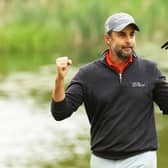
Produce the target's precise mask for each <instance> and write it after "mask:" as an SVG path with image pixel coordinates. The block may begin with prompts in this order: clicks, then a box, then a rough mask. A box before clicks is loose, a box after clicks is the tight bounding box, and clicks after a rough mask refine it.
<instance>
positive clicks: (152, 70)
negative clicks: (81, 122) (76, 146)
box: [51, 54, 168, 160]
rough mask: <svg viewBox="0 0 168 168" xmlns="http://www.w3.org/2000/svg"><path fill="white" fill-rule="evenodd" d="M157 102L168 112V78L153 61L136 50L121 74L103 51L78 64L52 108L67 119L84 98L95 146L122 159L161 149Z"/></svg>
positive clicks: (100, 152)
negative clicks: (131, 61) (62, 95)
mask: <svg viewBox="0 0 168 168" xmlns="http://www.w3.org/2000/svg"><path fill="white" fill-rule="evenodd" d="M154 102H156V104H157V105H158V106H159V107H160V109H161V110H162V112H163V114H168V83H167V82H166V81H165V77H164V76H163V75H162V74H161V72H160V71H159V70H158V68H157V66H156V64H155V63H153V62H152V61H149V60H145V59H142V58H139V57H137V56H136V55H135V54H134V56H133V63H131V64H130V65H128V67H127V68H126V69H125V70H124V72H123V73H122V74H121V75H120V74H118V73H117V72H116V71H115V70H114V69H112V68H111V67H109V66H108V65H107V63H106V61H105V55H103V56H102V58H101V59H99V60H96V61H94V62H91V63H89V64H87V65H84V66H83V67H81V68H80V69H79V71H78V73H77V74H76V75H75V76H74V78H73V79H72V81H71V83H70V85H69V86H68V88H67V89H66V96H65V99H64V100H63V101H61V102H55V101H54V100H52V102H51V112H52V115H53V117H54V118H55V119H56V120H58V121H59V120H63V119H65V118H67V117H69V116H71V114H72V113H73V112H74V111H76V110H77V108H78V107H79V106H80V105H81V104H82V103H84V106H85V109H86V113H87V116H88V119H89V122H90V125H91V131H90V132H91V150H92V152H93V153H94V154H95V155H97V156H100V157H102V158H107V159H114V160H116V159H117V160H118V159H124V158H128V157H130V156H133V155H135V154H138V153H141V152H144V151H149V150H157V148H158V142H157V133H156V126H155V118H154V107H153V103H154Z"/></svg>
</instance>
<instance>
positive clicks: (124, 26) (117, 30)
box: [113, 23, 140, 32]
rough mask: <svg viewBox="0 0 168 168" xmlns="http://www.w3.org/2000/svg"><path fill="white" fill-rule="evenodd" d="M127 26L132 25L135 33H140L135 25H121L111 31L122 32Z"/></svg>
mask: <svg viewBox="0 0 168 168" xmlns="http://www.w3.org/2000/svg"><path fill="white" fill-rule="evenodd" d="M128 25H132V26H133V27H134V28H135V30H136V31H140V29H139V27H138V26H137V25H136V24H135V23H124V24H121V25H119V26H118V27H116V28H115V29H113V31H116V32H119V31H121V30H123V29H124V28H126V27H127V26H128Z"/></svg>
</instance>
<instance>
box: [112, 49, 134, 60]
mask: <svg viewBox="0 0 168 168" xmlns="http://www.w3.org/2000/svg"><path fill="white" fill-rule="evenodd" d="M114 53H115V55H116V56H117V57H118V58H120V59H121V60H127V59H128V58H129V57H130V55H132V54H133V49H132V48H131V52H129V53H124V52H123V51H122V49H119V48H114Z"/></svg>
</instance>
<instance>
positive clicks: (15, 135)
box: [0, 99, 88, 168]
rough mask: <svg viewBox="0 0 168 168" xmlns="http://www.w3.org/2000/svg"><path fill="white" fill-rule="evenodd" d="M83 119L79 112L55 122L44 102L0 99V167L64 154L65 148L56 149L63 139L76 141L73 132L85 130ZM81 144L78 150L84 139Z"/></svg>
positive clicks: (80, 150)
mask: <svg viewBox="0 0 168 168" xmlns="http://www.w3.org/2000/svg"><path fill="white" fill-rule="evenodd" d="M39 111H40V112H39ZM36 112H37V113H36ZM86 123H87V120H86V116H85V115H83V113H78V114H75V115H74V116H73V117H71V118H70V119H67V120H65V121H63V122H61V123H58V122H55V121H54V120H53V118H52V116H51V115H50V114H49V109H48V106H46V108H44V106H43V108H39V107H38V108H37V107H35V106H34V105H33V104H32V102H31V101H30V102H29V101H23V100H21V99H20V100H14V99H7V100H1V101H0V133H1V138H0V167H5V168H7V167H10V166H11V167H12V168H14V167H16V168H18V167H24V168H26V166H28V165H30V164H31V162H34V163H36V162H38V161H40V160H42V161H45V160H46V161H49V160H51V161H52V160H58V159H62V158H60V157H66V154H67V155H68V152H66V153H65V154H64V155H63V153H62V152H61V149H60V147H61V146H63V143H64V139H68V140H69V141H71V142H73V143H76V142H75V139H76V137H77V135H79V134H84V133H85V134H86V132H87V130H86V129H87V127H88V125H87V124H86ZM79 125H80V127H79ZM83 145H84V146H82V147H81V149H79V148H78V149H77V150H78V152H79V153H80V152H85V148H86V146H87V145H88V144H87V142H86V143H85V144H83ZM34 166H35V165H34ZM36 167H37V165H36Z"/></svg>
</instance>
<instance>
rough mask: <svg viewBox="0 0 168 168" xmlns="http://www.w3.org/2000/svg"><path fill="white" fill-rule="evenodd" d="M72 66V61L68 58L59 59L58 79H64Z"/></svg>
mask: <svg viewBox="0 0 168 168" xmlns="http://www.w3.org/2000/svg"><path fill="white" fill-rule="evenodd" d="M71 64H72V60H71V59H69V58H68V57H58V58H57V59H56V67H57V78H59V79H64V77H65V76H66V74H67V72H68V69H69V67H70V65H71Z"/></svg>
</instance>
